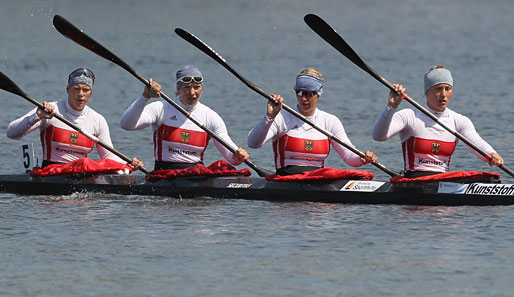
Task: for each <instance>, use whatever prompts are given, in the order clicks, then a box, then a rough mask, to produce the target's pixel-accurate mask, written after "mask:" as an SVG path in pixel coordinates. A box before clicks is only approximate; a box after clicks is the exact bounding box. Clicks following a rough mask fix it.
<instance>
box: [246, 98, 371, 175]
mask: <svg viewBox="0 0 514 297" xmlns="http://www.w3.org/2000/svg"><path fill="white" fill-rule="evenodd" d="M295 110H296V111H298V108H297V107H296V106H295ZM307 118H308V119H309V120H311V121H313V122H314V123H315V124H316V125H317V126H319V127H321V128H323V129H325V130H327V131H328V132H330V133H332V135H334V136H335V137H337V138H339V139H340V140H342V141H343V142H344V143H346V144H348V145H351V146H353V145H352V143H351V142H350V139H348V136H346V132H345V130H344V127H343V124H342V123H341V121H340V120H339V119H338V118H337V117H336V116H334V115H331V114H329V113H327V112H324V111H322V110H319V109H316V111H315V112H314V115H313V116H310V117H307ZM269 140H272V141H273V152H274V155H275V167H276V168H277V169H279V168H283V167H286V166H289V165H295V166H315V167H324V163H325V159H326V158H327V156H328V154H329V152H330V144H332V146H333V147H334V148H335V150H336V151H337V153H338V154H339V155H340V156H341V158H342V159H343V160H344V161H345V162H346V163H347V164H348V165H350V166H353V167H359V166H362V165H364V164H363V163H362V161H361V159H360V157H359V156H358V155H356V154H355V153H353V152H352V151H350V150H349V149H347V148H345V147H344V146H342V145H340V144H339V143H337V142H335V141H334V140H331V141H330V142H329V139H328V137H327V136H325V135H324V134H323V133H321V132H319V131H318V130H316V129H314V128H313V127H312V126H311V125H309V124H307V123H305V122H304V121H302V120H300V119H299V118H297V117H295V116H294V115H292V114H291V113H289V112H287V111H285V110H281V111H280V113H279V114H278V115H277V116H276V117H275V119H273V120H270V119H268V117H267V116H264V117H263V118H262V119H261V121H260V122H259V123H258V124H257V126H255V127H254V128H253V129H252V131H250V133H249V134H248V146H249V147H251V148H260V147H262V146H263V145H264V144H265V143H266V142H268V141H269Z"/></svg>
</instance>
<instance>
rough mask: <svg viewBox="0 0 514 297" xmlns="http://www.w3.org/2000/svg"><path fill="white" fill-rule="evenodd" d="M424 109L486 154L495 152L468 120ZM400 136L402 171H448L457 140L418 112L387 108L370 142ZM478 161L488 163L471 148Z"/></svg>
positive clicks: (447, 110)
mask: <svg viewBox="0 0 514 297" xmlns="http://www.w3.org/2000/svg"><path fill="white" fill-rule="evenodd" d="M425 108H427V109H428V110H429V111H430V112H432V114H434V115H435V116H436V117H437V118H438V120H439V121H440V122H442V123H444V124H445V125H447V126H448V127H449V128H451V129H453V130H454V131H457V132H458V133H460V134H461V135H462V136H464V137H466V138H467V139H469V140H470V141H471V142H472V143H474V144H475V145H476V146H477V147H479V148H481V149H482V150H484V151H485V152H486V153H488V154H490V153H494V152H495V151H494V149H493V148H492V147H491V146H490V145H489V144H488V143H487V142H485V141H484V140H483V139H482V138H481V137H480V135H478V133H477V132H476V130H475V127H474V126H473V123H472V122H471V120H470V119H469V118H467V117H466V116H463V115H461V114H458V113H456V112H454V111H452V110H450V109H449V108H446V109H445V110H444V111H443V112H436V111H434V110H432V109H430V108H429V107H428V106H427V105H426V104H425ZM398 133H399V134H400V141H401V143H402V150H403V160H404V170H406V171H432V172H448V171H449V169H450V159H451V156H452V154H453V152H454V150H455V146H456V145H457V143H458V138H457V137H456V136H455V135H453V134H451V133H450V132H448V131H447V130H446V129H445V128H443V127H442V126H440V125H439V124H437V123H436V122H435V121H433V120H432V119H431V118H429V117H428V116H427V115H425V114H424V113H422V112H421V111H419V110H417V109H411V108H407V109H402V110H400V111H397V110H396V109H394V108H391V107H389V106H387V107H386V108H385V109H384V111H383V112H382V114H381V115H380V117H379V118H378V119H377V121H376V122H375V126H374V127H373V139H375V140H377V141H385V140H388V139H390V138H391V137H393V136H395V135H396V134H398ZM470 149H471V151H472V152H473V153H474V154H475V155H476V156H477V157H478V158H480V159H481V160H483V161H487V159H486V158H484V157H483V156H482V155H481V154H479V153H478V152H476V151H475V150H473V149H472V148H470Z"/></svg>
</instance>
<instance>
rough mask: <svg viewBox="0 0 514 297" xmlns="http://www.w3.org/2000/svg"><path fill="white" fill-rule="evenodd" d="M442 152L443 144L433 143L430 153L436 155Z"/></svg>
mask: <svg viewBox="0 0 514 297" xmlns="http://www.w3.org/2000/svg"><path fill="white" fill-rule="evenodd" d="M440 150H441V144H440V143H439V142H432V147H431V148H430V151H431V152H432V153H434V154H437V153H439V151H440Z"/></svg>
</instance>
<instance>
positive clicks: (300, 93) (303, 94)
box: [294, 90, 318, 98]
mask: <svg viewBox="0 0 514 297" xmlns="http://www.w3.org/2000/svg"><path fill="white" fill-rule="evenodd" d="M294 91H295V93H296V96H299V97H305V98H310V97H312V96H314V95H316V94H317V93H318V92H316V91H305V90H294Z"/></svg>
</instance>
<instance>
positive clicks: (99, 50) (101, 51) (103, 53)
mask: <svg viewBox="0 0 514 297" xmlns="http://www.w3.org/2000/svg"><path fill="white" fill-rule="evenodd" d="M53 23H54V27H55V29H57V31H59V33H61V34H62V35H64V37H67V38H69V39H71V40H73V41H74V42H76V43H77V44H79V45H81V46H83V47H85V48H86V49H88V50H90V51H92V52H93V53H95V54H97V55H99V56H100V57H102V58H105V59H107V60H108V61H110V62H112V63H114V64H116V65H118V66H120V67H121V68H123V69H125V70H127V71H128V72H129V73H130V74H132V75H133V76H135V77H136V78H137V79H138V80H140V81H141V82H142V83H143V84H145V85H147V86H150V82H149V81H148V80H147V79H146V78H144V77H142V76H141V75H140V74H139V73H137V72H136V71H135V70H134V69H133V68H132V67H130V66H129V65H128V64H127V63H125V62H124V61H123V60H122V59H120V58H119V57H117V56H116V55H115V54H113V53H112V52H111V51H110V50H108V49H106V48H105V47H103V46H102V45H101V44H100V43H98V42H97V41H95V40H94V39H93V38H91V37H89V36H88V35H86V34H85V33H84V32H83V31H82V30H80V29H78V28H77V27H75V26H74V25H73V24H71V23H70V22H69V21H68V20H66V19H65V18H63V17H61V16H59V15H56V16H54V19H53ZM161 97H162V98H164V100H166V101H167V102H168V103H169V104H171V105H173V107H175V108H176V109H177V110H178V111H179V112H181V113H182V114H183V115H184V116H186V117H187V118H188V119H189V120H191V121H192V122H193V123H195V124H196V125H197V126H198V127H200V128H201V129H202V130H204V131H205V132H207V134H209V135H210V136H211V137H212V138H214V139H216V141H218V142H219V143H221V144H222V145H223V146H224V147H226V148H227V149H228V150H229V151H230V152H232V153H235V152H236V151H237V148H233V147H232V146H231V145H230V144H229V143H227V142H226V141H225V140H223V139H222V138H221V137H219V136H218V135H216V134H215V133H214V132H213V131H212V130H210V129H209V128H207V127H206V126H204V124H203V123H202V122H200V121H199V120H198V119H196V118H195V117H194V116H192V115H191V114H190V113H189V112H187V111H186V110H185V109H184V108H182V107H181V106H180V105H178V103H176V102H175V101H173V100H172V99H171V98H170V97H168V96H167V95H166V94H164V93H163V92H161ZM245 163H246V165H248V166H249V167H250V168H252V169H253V170H255V172H257V174H258V175H259V176H267V175H271V174H273V172H271V171H269V170H266V169H263V168H260V167H259V166H257V165H255V164H254V163H252V161H250V160H246V161H245Z"/></svg>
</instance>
